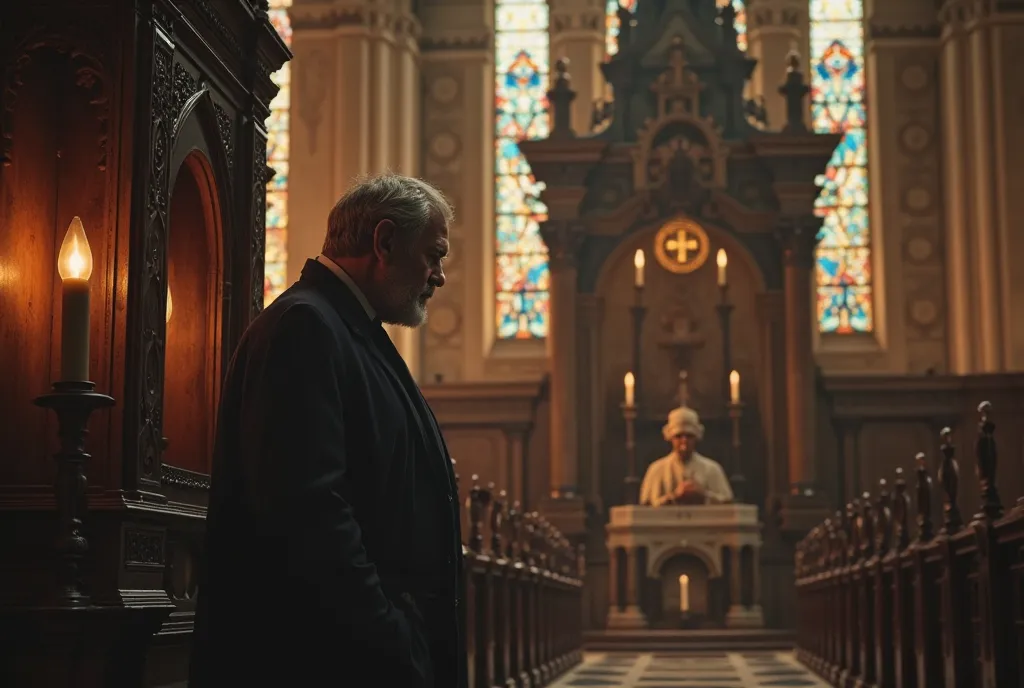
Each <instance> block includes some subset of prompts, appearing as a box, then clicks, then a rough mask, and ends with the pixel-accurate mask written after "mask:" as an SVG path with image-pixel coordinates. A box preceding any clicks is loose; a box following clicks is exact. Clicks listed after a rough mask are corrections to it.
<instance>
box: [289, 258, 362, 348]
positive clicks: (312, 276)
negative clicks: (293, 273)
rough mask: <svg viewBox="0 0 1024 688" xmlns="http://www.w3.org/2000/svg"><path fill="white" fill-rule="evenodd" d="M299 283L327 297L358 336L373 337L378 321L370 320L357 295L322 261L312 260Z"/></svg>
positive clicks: (307, 262) (308, 261)
mask: <svg viewBox="0 0 1024 688" xmlns="http://www.w3.org/2000/svg"><path fill="white" fill-rule="evenodd" d="M299 281H300V282H304V283H307V284H309V285H311V286H312V287H313V288H315V289H316V290H317V291H319V292H320V293H321V294H323V295H324V296H326V297H327V300H328V301H330V303H331V305H332V306H334V310H336V311H337V312H338V315H340V316H341V317H342V319H343V320H344V321H345V322H347V323H348V324H349V325H350V326H352V328H353V330H355V331H356V332H357V333H358V334H360V335H362V336H363V337H368V338H371V337H372V335H373V328H376V327H378V324H377V321H375V320H371V319H370V316H369V315H368V314H367V313H366V309H365V308H363V304H361V303H359V299H358V298H357V297H356V295H355V294H354V293H353V292H352V290H351V289H349V288H348V286H347V285H346V284H345V283H344V282H342V281H341V280H340V279H338V276H337V275H335V274H334V273H333V272H331V269H330V268H328V267H327V266H326V265H324V264H323V263H321V262H320V261H318V260H316V259H314V258H310V259H309V260H307V261H306V264H305V265H303V266H302V274H301V275H300V276H299Z"/></svg>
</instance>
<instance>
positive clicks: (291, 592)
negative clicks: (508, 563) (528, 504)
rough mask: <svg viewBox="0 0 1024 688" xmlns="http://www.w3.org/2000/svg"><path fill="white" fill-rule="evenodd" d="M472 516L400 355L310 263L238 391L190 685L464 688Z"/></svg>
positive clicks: (227, 399)
mask: <svg viewBox="0 0 1024 688" xmlns="http://www.w3.org/2000/svg"><path fill="white" fill-rule="evenodd" d="M458 509H459V500H458V495H457V493H456V488H455V476H454V474H453V472H452V467H451V461H450V458H449V456H448V451H447V448H446V447H445V444H444V440H443V439H442V438H441V433H440V430H439V429H438V427H437V423H436V419H435V418H434V416H433V414H432V413H431V411H430V408H429V407H428V405H427V402H426V401H425V400H424V399H423V396H422V395H421V394H420V391H419V389H418V387H417V386H416V383H415V382H414V381H413V379H412V376H411V375H410V374H409V371H408V369H407V368H406V366H405V364H404V362H403V361H402V359H401V356H400V355H399V354H398V351H397V350H396V349H395V348H394V346H393V345H392V343H391V340H390V339H389V338H388V336H387V333H386V332H385V331H384V329H383V328H382V327H381V325H380V322H379V321H376V320H374V321H371V320H370V319H369V317H368V316H367V315H366V312H365V311H364V310H363V308H362V307H361V305H360V304H359V301H358V300H357V299H356V297H355V295H354V294H353V293H352V292H351V290H350V289H349V288H348V287H347V286H346V285H345V284H344V283H343V282H342V281H341V280H339V279H338V278H337V276H336V275H334V274H333V273H331V271H330V270H329V269H328V268H327V267H325V266H324V265H321V264H320V263H318V262H316V261H312V260H311V261H308V262H307V263H306V265H305V267H304V268H303V270H302V277H301V279H299V281H298V282H296V283H295V284H294V285H293V286H292V287H291V288H289V289H288V290H287V291H285V292H284V294H283V295H282V296H281V297H280V298H278V299H277V300H276V301H275V302H274V303H273V304H271V305H270V306H269V307H268V308H267V309H266V310H265V311H264V312H263V313H262V314H261V315H260V316H259V317H257V318H256V320H254V321H253V323H252V325H251V326H250V327H249V329H248V331H247V332H246V333H245V335H244V336H243V337H242V341H241V343H240V344H239V347H238V350H237V351H236V352H235V355H234V358H233V359H232V362H231V365H230V367H229V369H228V373H227V377H226V379H225V381H224V387H223V393H222V402H221V407H220V417H219V419H218V429H217V448H216V453H215V458H214V463H213V476H212V487H211V491H210V506H209V512H208V516H207V528H206V543H205V556H204V560H203V561H202V565H201V571H200V581H199V588H198V590H199V592H198V600H197V605H198V607H197V611H196V623H195V635H194V647H193V654H192V666H191V675H190V686H192V687H193V688H207V687H209V688H226V687H227V686H241V685H261V686H263V685H266V686H282V687H284V686H288V687H289V688H290V687H291V686H295V687H296V688H298V687H300V686H345V687H351V688H360V687H362V686H366V687H367V688H370V687H371V686H372V687H378V686H379V687H380V688H392V687H393V688H428V687H429V688H434V687H435V686H436V688H456V687H459V686H464V685H465V682H466V677H465V670H464V664H465V655H464V648H465V644H464V642H463V639H462V634H461V626H462V624H461V621H460V616H461V615H460V612H461V611H462V610H461V609H460V600H459V593H460V590H461V589H462V583H461V572H462V545H461V535H460V533H459V512H458Z"/></svg>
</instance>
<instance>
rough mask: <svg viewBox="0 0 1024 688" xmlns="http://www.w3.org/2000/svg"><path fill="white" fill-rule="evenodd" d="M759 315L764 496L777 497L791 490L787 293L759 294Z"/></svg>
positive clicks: (759, 402)
mask: <svg viewBox="0 0 1024 688" xmlns="http://www.w3.org/2000/svg"><path fill="white" fill-rule="evenodd" d="M756 303H757V308H756V310H757V318H758V325H759V330H760V337H761V352H762V356H763V358H762V360H763V361H764V362H765V365H763V366H762V367H761V368H760V375H759V378H758V381H757V382H758V385H757V387H758V392H759V393H760V399H759V401H758V407H759V408H760V409H762V413H763V419H762V425H763V427H764V433H765V444H766V447H765V450H766V453H767V455H766V457H765V459H766V461H765V468H766V470H765V475H764V481H765V488H764V496H765V497H766V498H768V500H769V501H768V502H767V503H769V504H770V503H771V502H772V501H773V500H774V498H776V497H778V496H780V495H784V494H787V493H788V492H789V471H788V464H787V461H788V456H789V450H788V446H789V445H788V442H787V438H786V433H787V425H786V423H787V421H786V419H787V417H788V413H787V410H786V363H787V362H786V358H785V350H786V328H785V313H786V301H785V293H784V292H781V291H768V292H764V293H761V294H758V295H757V301H756Z"/></svg>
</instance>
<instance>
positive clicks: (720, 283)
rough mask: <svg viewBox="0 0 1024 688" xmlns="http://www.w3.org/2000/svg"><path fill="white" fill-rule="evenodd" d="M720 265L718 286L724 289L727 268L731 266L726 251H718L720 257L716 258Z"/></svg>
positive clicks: (722, 249) (721, 249)
mask: <svg viewBox="0 0 1024 688" xmlns="http://www.w3.org/2000/svg"><path fill="white" fill-rule="evenodd" d="M715 261H716V262H717V263H718V286H720V287H724V286H725V284H726V282H725V266H726V265H728V264H729V257H728V256H727V255H725V249H724V248H720V249H718V256H717V257H716V258H715Z"/></svg>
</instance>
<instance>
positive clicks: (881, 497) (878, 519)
mask: <svg viewBox="0 0 1024 688" xmlns="http://www.w3.org/2000/svg"><path fill="white" fill-rule="evenodd" d="M887 487H888V486H887V484H886V482H885V478H882V479H881V480H879V481H878V500H877V502H876V504H875V524H874V528H875V553H876V554H877V555H878V556H879V557H883V556H885V553H886V552H888V551H889V542H890V540H889V536H890V535H891V534H892V531H891V530H890V528H889V521H890V517H891V514H892V512H891V510H890V507H889V490H888V489H886V488H887Z"/></svg>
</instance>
